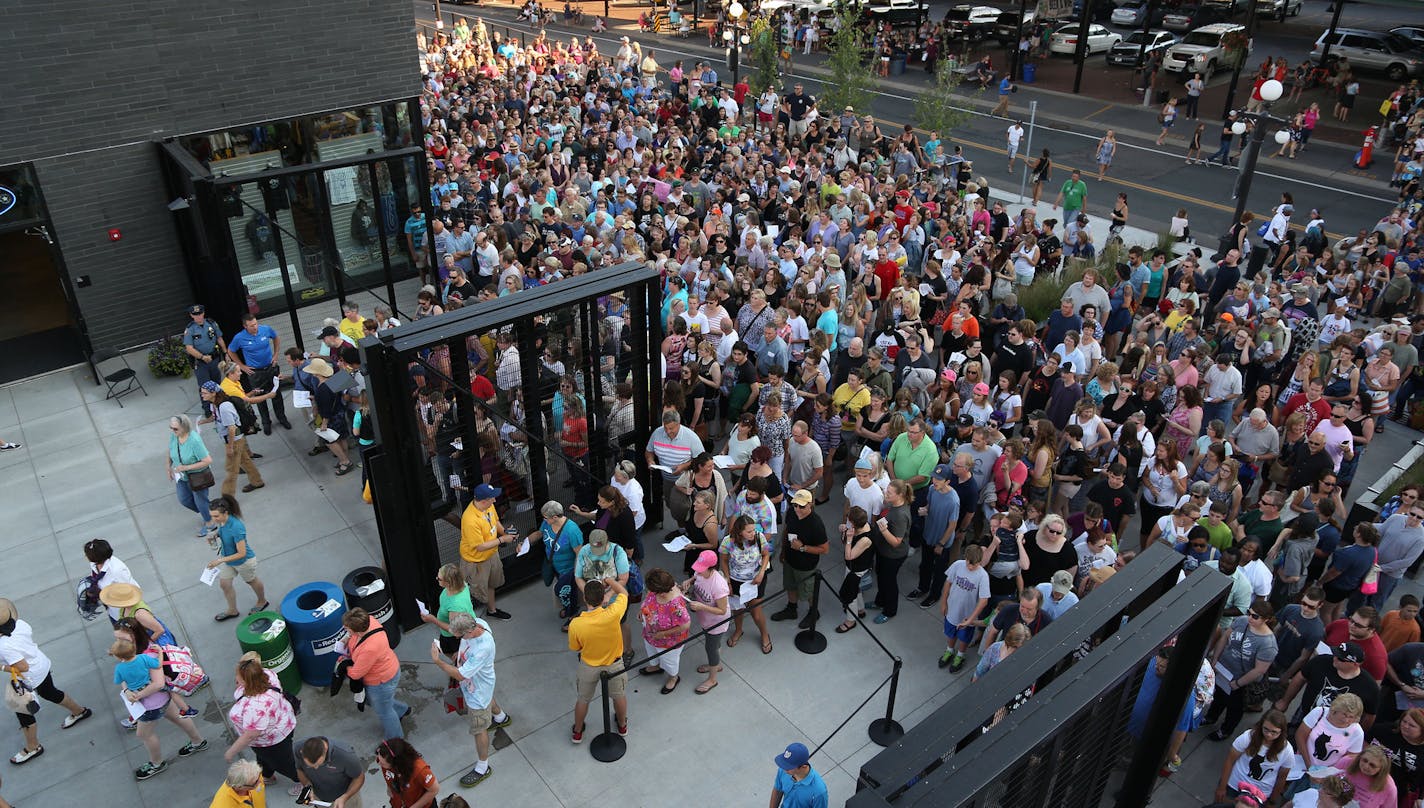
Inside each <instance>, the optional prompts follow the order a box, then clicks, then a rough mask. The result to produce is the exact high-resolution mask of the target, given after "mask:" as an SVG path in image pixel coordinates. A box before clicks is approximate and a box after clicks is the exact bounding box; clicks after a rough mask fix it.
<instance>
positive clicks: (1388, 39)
mask: <svg viewBox="0 0 1424 808" xmlns="http://www.w3.org/2000/svg"><path fill="white" fill-rule="evenodd" d="M1330 37H1331V34H1330V32H1329V31H1326V32H1325V33H1323V34H1321V35H1320V38H1319V39H1317V40H1315V47H1314V48H1313V49H1311V51H1310V58H1311V60H1312V61H1314V62H1316V63H1319V62H1320V59H1321V56H1322V54H1323V53H1324V51H1325V40H1326V39H1327V38H1330ZM1341 57H1344V58H1346V59H1349V60H1350V66H1351V67H1352V68H1354V69H1356V70H1368V71H1373V72H1376V73H1383V74H1385V75H1386V76H1388V77H1389V79H1390V80H1391V81H1400V80H1402V79H1404V78H1419V77H1420V76H1424V52H1421V51H1419V50H1418V49H1416V48H1415V47H1414V43H1413V42H1411V41H1410V40H1408V39H1405V38H1404V37H1402V36H1399V35H1398V34H1392V33H1390V32H1388V31H1366V30H1364V29H1362V28H1337V29H1335V33H1334V38H1333V39H1331V40H1330V59H1331V60H1332V61H1334V60H1335V59H1338V58H1341Z"/></svg>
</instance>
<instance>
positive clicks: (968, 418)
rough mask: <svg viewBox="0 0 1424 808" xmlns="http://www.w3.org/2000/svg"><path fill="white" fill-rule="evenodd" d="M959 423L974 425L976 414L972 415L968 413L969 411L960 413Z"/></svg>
mask: <svg viewBox="0 0 1424 808" xmlns="http://www.w3.org/2000/svg"><path fill="white" fill-rule="evenodd" d="M959 425H960V426H974V416H972V415H970V414H969V413H967V412H966V413H964V414H962V415H960V416H959Z"/></svg>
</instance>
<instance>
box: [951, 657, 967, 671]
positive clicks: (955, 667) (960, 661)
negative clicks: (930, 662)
mask: <svg viewBox="0 0 1424 808" xmlns="http://www.w3.org/2000/svg"><path fill="white" fill-rule="evenodd" d="M962 670H964V655H963V654H955V655H954V661H953V662H951V663H949V672H950V673H959V672H960V671H962Z"/></svg>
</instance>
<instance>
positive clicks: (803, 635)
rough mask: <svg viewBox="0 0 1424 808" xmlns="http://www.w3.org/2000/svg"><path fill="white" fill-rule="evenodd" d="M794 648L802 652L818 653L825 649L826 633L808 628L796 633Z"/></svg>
mask: <svg viewBox="0 0 1424 808" xmlns="http://www.w3.org/2000/svg"><path fill="white" fill-rule="evenodd" d="M796 650H798V651H800V652H801V653H803V654H819V653H821V652H822V651H824V650H826V635H824V634H822V633H821V632H819V631H817V630H815V629H814V628H808V629H805V630H804V631H800V632H798V633H797V634H796Z"/></svg>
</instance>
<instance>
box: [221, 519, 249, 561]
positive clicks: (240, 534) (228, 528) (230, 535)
mask: <svg viewBox="0 0 1424 808" xmlns="http://www.w3.org/2000/svg"><path fill="white" fill-rule="evenodd" d="M246 540H247V525H244V524H243V523H242V520H241V519H238V518H237V517H236V516H229V517H228V518H227V521H226V522H225V523H223V526H222V527H220V528H218V541H220V542H222V554H223V555H225V556H230V555H232V554H233V553H236V552H237V543H238V542H240V541H246ZM256 557H257V554H256V553H254V552H253V551H252V542H250V541H249V542H247V554H246V555H244V556H243V557H242V558H240V559H238V560H237V561H229V562H227V563H228V565H229V566H233V567H240V566H242V565H243V564H245V563H246V562H248V561H249V560H251V559H253V558H256Z"/></svg>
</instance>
